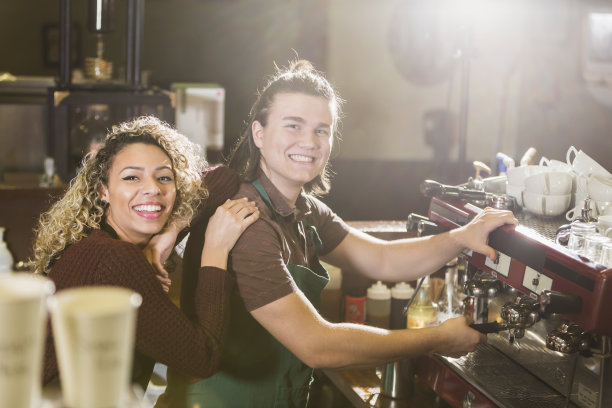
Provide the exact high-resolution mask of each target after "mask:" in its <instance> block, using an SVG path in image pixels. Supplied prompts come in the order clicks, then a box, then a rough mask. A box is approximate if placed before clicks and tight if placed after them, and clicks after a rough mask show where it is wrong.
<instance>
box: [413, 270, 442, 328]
mask: <svg viewBox="0 0 612 408" xmlns="http://www.w3.org/2000/svg"><path fill="white" fill-rule="evenodd" d="M423 279H424V280H423V284H422V285H421V288H420V289H419V291H418V293H417V294H416V297H415V299H414V301H413V302H412V304H411V305H410V307H409V308H408V315H407V321H406V326H407V327H408V328H409V329H421V328H423V327H428V326H432V325H433V324H435V322H436V319H437V314H438V309H437V307H436V305H435V304H434V302H433V301H432V299H431V289H430V285H429V276H426V277H424V278H423Z"/></svg>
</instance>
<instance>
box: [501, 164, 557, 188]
mask: <svg viewBox="0 0 612 408" xmlns="http://www.w3.org/2000/svg"><path fill="white" fill-rule="evenodd" d="M545 171H551V167H547V166H536V165H529V166H520V167H512V168H510V169H507V170H506V177H507V178H508V184H514V185H516V186H525V179H526V178H527V177H529V176H532V175H534V174H538V173H543V172H545Z"/></svg>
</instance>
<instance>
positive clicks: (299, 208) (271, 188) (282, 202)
mask: <svg viewBox="0 0 612 408" xmlns="http://www.w3.org/2000/svg"><path fill="white" fill-rule="evenodd" d="M259 182H260V183H261V185H262V187H263V188H264V190H266V193H268V196H269V197H270V201H271V202H272V207H273V209H274V211H276V213H277V214H278V215H280V216H281V217H288V216H290V215H294V216H295V218H296V220H297V221H300V220H302V219H303V218H304V216H305V215H308V214H310V212H311V210H310V205H309V203H308V200H306V195H305V194H304V192H300V195H299V196H298V198H297V200H296V201H295V206H294V207H293V206H291V205H290V204H289V202H288V201H287V199H286V198H285V196H283V194H282V193H281V192H280V190H279V189H278V188H276V186H275V185H274V184H272V182H271V181H270V179H269V178H268V177H267V176H266V175H265V174H264V173H263V172H262V173H261V175H260V177H259Z"/></svg>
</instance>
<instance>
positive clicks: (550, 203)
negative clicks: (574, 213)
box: [523, 190, 572, 217]
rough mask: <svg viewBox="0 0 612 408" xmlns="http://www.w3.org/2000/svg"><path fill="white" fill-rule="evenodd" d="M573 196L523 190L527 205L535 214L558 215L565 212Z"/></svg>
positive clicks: (524, 201)
mask: <svg viewBox="0 0 612 408" xmlns="http://www.w3.org/2000/svg"><path fill="white" fill-rule="evenodd" d="M571 198H572V196H571V194H564V195H548V194H537V193H532V192H531V191H527V190H525V191H523V203H524V205H525V207H526V208H527V209H528V210H529V211H530V212H532V213H533V214H536V215H543V216H547V217H556V216H557V215H561V214H563V213H564V212H565V211H566V210H567V207H569V203H570V200H571Z"/></svg>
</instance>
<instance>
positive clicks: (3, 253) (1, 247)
mask: <svg viewBox="0 0 612 408" xmlns="http://www.w3.org/2000/svg"><path fill="white" fill-rule="evenodd" d="M13 263H14V259H13V255H11V252H10V251H9V250H8V247H7V246H6V242H4V227H0V275H2V274H5V273H11V272H13Z"/></svg>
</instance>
